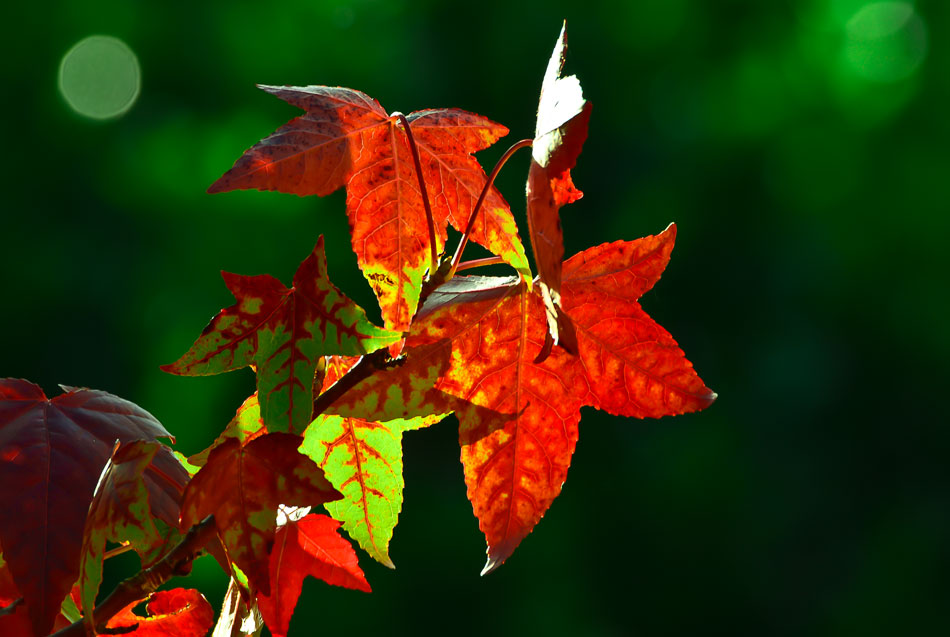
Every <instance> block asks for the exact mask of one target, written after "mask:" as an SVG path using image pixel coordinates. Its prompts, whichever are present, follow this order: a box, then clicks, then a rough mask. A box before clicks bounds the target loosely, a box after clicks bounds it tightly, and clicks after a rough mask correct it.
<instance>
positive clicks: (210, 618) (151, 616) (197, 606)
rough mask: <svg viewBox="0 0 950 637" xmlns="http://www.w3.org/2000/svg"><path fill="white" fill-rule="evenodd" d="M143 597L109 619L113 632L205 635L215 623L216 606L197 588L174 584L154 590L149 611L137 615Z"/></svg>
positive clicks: (146, 636) (140, 636)
mask: <svg viewBox="0 0 950 637" xmlns="http://www.w3.org/2000/svg"><path fill="white" fill-rule="evenodd" d="M140 603H141V601H135V602H132V603H131V604H129V605H128V606H126V607H125V608H123V609H122V610H121V611H119V612H118V613H116V615H115V616H114V617H113V618H112V619H110V620H109V621H108V622H107V623H106V628H108V629H110V630H112V631H113V632H112V634H121V635H134V637H171V636H173V635H175V636H177V635H182V636H184V635H195V636H198V635H205V634H207V633H208V630H210V629H211V626H212V625H213V624H214V609H213V608H211V604H209V603H208V600H206V599H205V598H204V595H202V594H201V593H200V592H198V591H196V590H194V589H186V588H173V589H171V590H167V591H158V592H157V593H152V595H150V596H149V598H148V603H147V604H146V606H145V610H146V611H147V612H148V615H147V616H145V617H141V616H139V615H136V614H135V612H134V611H133V609H134V608H135V607H136V606H138V605H139V604H140Z"/></svg>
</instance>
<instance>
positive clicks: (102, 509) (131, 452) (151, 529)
mask: <svg viewBox="0 0 950 637" xmlns="http://www.w3.org/2000/svg"><path fill="white" fill-rule="evenodd" d="M160 448H161V445H160V444H159V443H157V442H145V441H143V440H135V441H132V442H128V443H125V444H121V443H120V444H117V445H116V447H115V450H114V451H113V453H112V457H111V458H110V459H109V462H107V463H106V467H105V469H103V471H102V476H101V477H100V478H99V484H98V485H97V486H96V492H95V495H94V496H93V498H92V503H91V504H90V505H89V516H88V517H87V518H86V527H85V530H84V531H83V543H82V561H81V562H80V569H79V590H80V596H81V599H82V612H83V616H84V617H85V618H86V622H87V625H88V627H89V630H90V631H91V630H94V623H93V621H92V613H93V609H94V608H95V601H96V595H97V594H98V593H99V585H100V583H101V582H102V560H103V554H104V552H105V546H106V542H107V541H111V542H115V543H117V544H118V543H121V542H129V543H130V544H131V545H132V547H133V548H134V549H135V550H136V551H137V552H138V554H139V557H140V558H141V561H142V566H143V567H148V566H150V565H151V564H152V563H153V562H154V561H155V560H156V559H157V558H159V557H161V553H162V549H163V546H164V543H165V538H164V537H163V535H162V533H161V532H160V531H159V530H158V528H157V527H156V526H155V522H154V521H153V520H152V516H151V514H150V510H149V501H148V489H147V488H146V487H145V478H144V473H145V470H146V469H147V468H148V466H149V464H150V463H151V462H152V459H153V458H154V457H155V454H156V453H158V451H159V450H160Z"/></svg>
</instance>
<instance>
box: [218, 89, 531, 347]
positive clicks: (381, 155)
mask: <svg viewBox="0 0 950 637" xmlns="http://www.w3.org/2000/svg"><path fill="white" fill-rule="evenodd" d="M260 88H261V89H263V90H264V91H267V92H268V93H270V94H272V95H275V96H277V97H279V98H280V99H282V100H284V101H285V102H288V103H289V104H292V105H294V106H297V107H299V108H301V109H303V110H305V111H306V114H305V115H302V116H300V117H298V118H296V119H294V120H291V121H290V122H289V123H287V124H286V125H284V126H283V127H281V128H279V129H278V130H277V131H276V132H274V133H273V134H272V135H270V136H269V137H267V138H265V139H264V140H262V141H261V142H260V143H258V144H256V145H255V146H253V147H252V148H251V149H249V150H248V151H246V152H245V153H244V155H243V156H241V157H240V158H239V159H238V160H237V162H236V163H235V165H234V167H233V168H231V169H230V170H229V171H228V172H226V173H225V174H224V175H223V176H222V177H221V178H220V179H218V181H216V182H215V183H214V184H212V185H211V187H210V188H209V189H208V192H224V191H228V190H235V189H241V188H257V189H259V190H278V191H280V192H287V193H294V194H297V195H314V194H315V195H320V196H323V195H327V194H330V193H331V192H334V191H335V190H337V189H339V188H341V187H343V186H346V210H347V214H348V215H349V219H350V229H351V234H352V243H353V250H354V251H355V252H356V256H357V261H358V262H359V266H360V269H361V270H362V271H363V275H364V276H365V277H366V279H367V280H368V281H369V283H370V285H371V286H372V287H373V290H374V291H375V292H376V295H377V297H378V298H379V303H380V307H381V308H382V316H383V320H384V321H385V324H386V327H388V328H389V329H392V330H396V331H400V332H403V331H407V330H408V329H409V323H410V321H411V319H412V316H413V315H414V314H415V311H416V306H417V305H418V302H419V292H420V289H421V286H422V280H423V276H424V274H425V272H426V270H427V269H428V268H429V265H430V264H429V252H430V242H429V232H428V226H427V222H426V216H425V209H424V205H423V199H422V193H421V192H420V190H419V176H418V174H417V172H416V169H415V165H414V162H413V159H412V155H411V152H410V146H409V141H408V137H407V136H406V133H405V131H404V130H403V128H402V125H401V123H400V122H399V118H398V117H397V116H396V115H395V114H394V115H387V114H386V111H385V110H383V108H382V107H381V106H380V105H379V102H377V101H376V100H374V99H372V98H371V97H369V96H367V95H365V94H364V93H361V92H359V91H355V90H352V89H347V88H340V87H327V86H307V87H290V86H285V87H279V86H261V87H260ZM406 119H407V120H408V121H409V126H410V128H411V130H412V133H413V136H414V138H415V140H416V144H417V147H418V149H419V155H420V163H421V166H422V174H423V178H424V180H425V183H426V189H427V191H428V194H429V197H430V198H431V203H432V212H433V216H434V223H435V231H436V242H437V244H438V245H436V252H437V253H441V252H442V249H443V246H444V243H445V239H446V226H447V224H448V223H451V224H452V226H453V227H455V228H456V229H458V230H459V231H463V230H464V228H465V225H466V223H467V222H468V217H469V215H470V213H471V211H472V207H473V205H474V203H475V201H476V200H477V199H478V195H479V193H480V192H481V190H482V187H483V186H484V184H485V181H486V176H485V172H484V171H483V170H482V168H481V166H480V165H479V163H478V161H477V160H476V159H475V158H474V157H473V156H472V153H474V152H476V151H479V150H482V149H484V148H487V147H488V146H490V145H491V144H493V143H494V142H495V141H496V140H497V139H498V138H500V137H502V136H503V135H506V134H507V133H508V129H507V128H505V127H504V126H502V125H500V124H496V123H494V122H492V121H491V120H488V119H486V118H484V117H481V116H479V115H476V114H474V113H469V112H466V111H462V110H459V109H431V110H424V111H416V112H414V113H410V114H409V115H408V116H407V118H406ZM471 238H472V240H474V241H476V242H478V243H480V244H482V245H483V246H485V247H486V248H488V249H489V250H490V251H491V252H493V253H494V254H497V255H498V256H500V257H502V258H504V259H505V261H506V262H508V263H510V264H511V265H512V266H513V267H514V268H515V269H516V270H518V271H519V272H521V273H523V274H525V275H526V276H530V269H529V267H528V263H527V259H526V257H525V253H524V247H523V246H522V244H521V240H520V238H519V237H518V228H517V225H516V224H515V221H514V217H513V216H512V214H511V211H510V209H509V207H508V204H507V203H506V202H505V200H504V199H503V198H502V196H501V194H500V193H498V191H497V190H495V189H494V188H492V189H491V191H490V193H489V195H488V197H487V198H486V201H485V202H484V204H483V210H482V211H481V213H480V220H479V223H478V224H477V227H476V228H475V229H474V231H473V232H472V235H471ZM339 353H345V352H339Z"/></svg>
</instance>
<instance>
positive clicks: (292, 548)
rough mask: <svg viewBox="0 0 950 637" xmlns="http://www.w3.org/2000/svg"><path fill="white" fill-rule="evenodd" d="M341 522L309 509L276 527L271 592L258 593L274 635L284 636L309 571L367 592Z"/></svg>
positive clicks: (328, 581) (328, 580)
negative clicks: (311, 511) (266, 593)
mask: <svg viewBox="0 0 950 637" xmlns="http://www.w3.org/2000/svg"><path fill="white" fill-rule="evenodd" d="M339 528H340V523H339V522H337V521H336V520H334V519H332V518H329V517H327V516H325V515H319V514H316V513H311V514H310V515H307V516H306V517H304V518H302V519H300V520H297V521H293V520H290V521H288V522H287V523H286V524H284V525H283V526H281V527H280V528H279V529H278V530H277V535H276V538H275V540H274V548H273V549H272V550H271V553H270V578H271V579H270V590H271V594H270V595H269V596H268V595H263V594H261V593H258V594H257V603H258V607H259V608H260V610H261V615H263V617H264V622H265V623H266V624H267V627H268V628H269V629H270V632H271V634H272V635H274V637H284V636H285V635H286V634H287V630H288V628H289V627H290V618H291V616H292V615H293V612H294V607H296V606H297V599H298V598H299V597H300V589H301V587H302V586H303V581H304V578H306V577H307V576H308V575H310V576H313V577H316V578H317V579H320V580H323V581H324V582H326V583H327V584H330V585H332V586H342V587H344V588H350V589H354V590H358V591H364V592H367V593H368V592H370V587H369V583H368V582H367V581H366V576H365V575H363V571H362V570H361V569H360V567H359V564H358V563H357V558H356V552H355V551H354V550H353V547H352V546H350V543H349V542H347V541H346V540H345V539H343V538H342V537H340V535H339V533H338V529H339Z"/></svg>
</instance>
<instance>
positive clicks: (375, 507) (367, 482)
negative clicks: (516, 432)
mask: <svg viewBox="0 0 950 637" xmlns="http://www.w3.org/2000/svg"><path fill="white" fill-rule="evenodd" d="M355 362H356V361H355V360H354V359H343V358H340V357H333V358H331V359H330V361H329V362H328V363H327V370H326V371H327V373H326V377H325V379H324V388H329V387H330V386H331V385H333V383H335V382H336V381H337V380H338V379H339V378H340V377H341V376H342V375H343V374H345V373H346V371H347V370H348V369H349V368H350V367H351V366H352V365H353V364H355ZM446 415H447V414H436V415H431V416H422V417H418V418H412V419H405V420H403V419H397V420H392V421H389V422H386V423H380V422H372V421H369V420H363V419H362V418H344V417H341V416H328V415H320V416H318V417H317V419H316V420H315V421H314V422H313V423H312V424H311V425H310V427H308V428H307V431H306V433H305V434H304V443H303V445H302V446H301V447H300V451H301V452H302V453H305V454H306V455H307V456H309V457H310V458H312V459H313V460H314V462H316V463H317V464H318V465H320V467H321V468H322V469H323V470H324V472H325V473H326V476H327V479H328V480H329V481H330V483H331V484H333V486H334V487H336V489H337V490H339V491H340V493H342V494H343V499H342V500H339V501H337V502H331V503H329V504H327V510H328V511H329V512H330V515H332V516H333V517H334V518H336V519H337V520H339V521H341V522H343V528H344V529H346V532H347V533H349V534H350V537H352V538H353V539H354V540H356V541H357V542H359V544H360V546H362V547H363V550H365V551H366V552H367V553H369V555H370V556H371V557H372V558H373V559H375V560H376V561H378V562H380V563H381V564H384V565H386V566H388V567H390V568H393V563H392V560H391V559H390V558H389V542H390V540H391V539H392V536H393V529H394V528H395V526H396V522H397V518H398V516H399V512H400V511H401V510H402V491H403V484H404V483H403V478H402V434H403V432H405V431H410V430H412V429H419V428H421V427H427V426H428V425H431V424H433V423H436V422H438V421H439V420H441V419H442V418H444V417H445V416H446Z"/></svg>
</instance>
